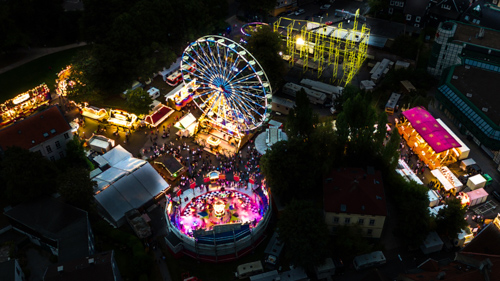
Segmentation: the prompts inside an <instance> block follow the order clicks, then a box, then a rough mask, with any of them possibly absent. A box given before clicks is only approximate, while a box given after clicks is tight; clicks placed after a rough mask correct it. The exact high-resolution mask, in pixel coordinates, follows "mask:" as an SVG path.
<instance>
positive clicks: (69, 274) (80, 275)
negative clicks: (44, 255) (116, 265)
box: [43, 251, 115, 281]
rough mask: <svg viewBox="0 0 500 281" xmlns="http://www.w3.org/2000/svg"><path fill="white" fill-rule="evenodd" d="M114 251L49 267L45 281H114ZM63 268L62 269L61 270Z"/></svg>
mask: <svg viewBox="0 0 500 281" xmlns="http://www.w3.org/2000/svg"><path fill="white" fill-rule="evenodd" d="M112 257H113V252H112V251H108V252H104V253H100V254H96V255H93V256H90V257H84V258H80V259H76V260H72V261H69V262H65V263H58V264H54V265H51V266H49V267H47V271H46V272H45V276H44V279H43V280H45V281H66V280H68V281H69V280H71V281H80V280H81V281H84V280H85V281H87V280H99V281H107V280H109V281H114V280H115V277H114V274H113V266H112V263H111V261H112ZM59 270H61V271H59Z"/></svg>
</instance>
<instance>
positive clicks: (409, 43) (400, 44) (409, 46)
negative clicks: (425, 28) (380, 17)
mask: <svg viewBox="0 0 500 281" xmlns="http://www.w3.org/2000/svg"><path fill="white" fill-rule="evenodd" d="M421 45H422V42H421V41H419V40H417V39H416V38H413V37H411V36H408V35H400V36H398V37H396V39H395V40H394V43H393V45H392V47H391V50H392V52H393V53H394V54H396V55H398V56H401V57H403V58H407V59H411V60H415V59H416V58H417V53H418V50H419V48H420V47H421Z"/></svg>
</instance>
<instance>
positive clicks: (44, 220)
mask: <svg viewBox="0 0 500 281" xmlns="http://www.w3.org/2000/svg"><path fill="white" fill-rule="evenodd" d="M5 215H6V216H7V217H9V218H11V219H12V220H15V221H17V222H18V223H20V224H22V225H24V226H26V227H28V228H30V229H33V230H34V231H36V232H37V233H40V234H41V235H43V236H44V237H46V238H48V239H51V240H54V241H58V242H59V243H58V244H59V247H58V248H59V260H60V261H67V260H71V259H74V258H80V257H82V256H86V255H88V254H89V241H88V240H89V239H88V231H89V228H90V225H89V223H88V218H87V212H85V211H83V210H80V209H78V208H75V207H73V206H71V205H68V204H66V203H63V202H61V201H59V200H57V199H54V198H52V197H44V198H41V199H39V200H37V201H35V202H29V203H23V204H20V205H17V206H15V207H14V208H12V209H10V210H9V211H7V212H5Z"/></svg>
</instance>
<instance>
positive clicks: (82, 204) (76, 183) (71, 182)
mask: <svg viewBox="0 0 500 281" xmlns="http://www.w3.org/2000/svg"><path fill="white" fill-rule="evenodd" d="M96 187H97V183H96V182H95V181H91V180H90V173H89V171H88V170H87V169H82V168H69V169H66V171H64V173H61V174H59V176H58V178H57V190H58V192H59V194H61V195H62V196H63V198H64V199H65V200H66V202H67V203H69V204H71V205H73V206H75V207H78V208H80V209H83V210H86V211H88V210H89V209H90V206H91V204H92V202H93V197H94V188H96Z"/></svg>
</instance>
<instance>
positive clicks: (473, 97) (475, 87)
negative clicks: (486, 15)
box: [450, 34, 500, 124]
mask: <svg viewBox="0 0 500 281" xmlns="http://www.w3.org/2000/svg"><path fill="white" fill-rule="evenodd" d="M499 37H500V34H499ZM453 76H456V77H458V79H453V78H452V79H451V80H450V83H451V84H452V85H453V86H454V87H455V88H457V90H459V91H460V92H461V93H462V95H464V96H465V98H467V99H469V100H470V101H471V102H472V103H473V104H474V105H475V106H476V107H477V108H478V109H479V110H482V109H483V108H487V109H488V112H484V111H483V113H484V114H485V115H486V116H487V117H488V118H490V119H491V121H493V122H494V123H495V124H500V100H499V99H498V94H497V90H498V89H500V73H499V72H494V71H488V70H484V69H481V68H477V67H473V66H463V65H462V66H456V67H455V70H454V72H453ZM469 94H470V95H469Z"/></svg>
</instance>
